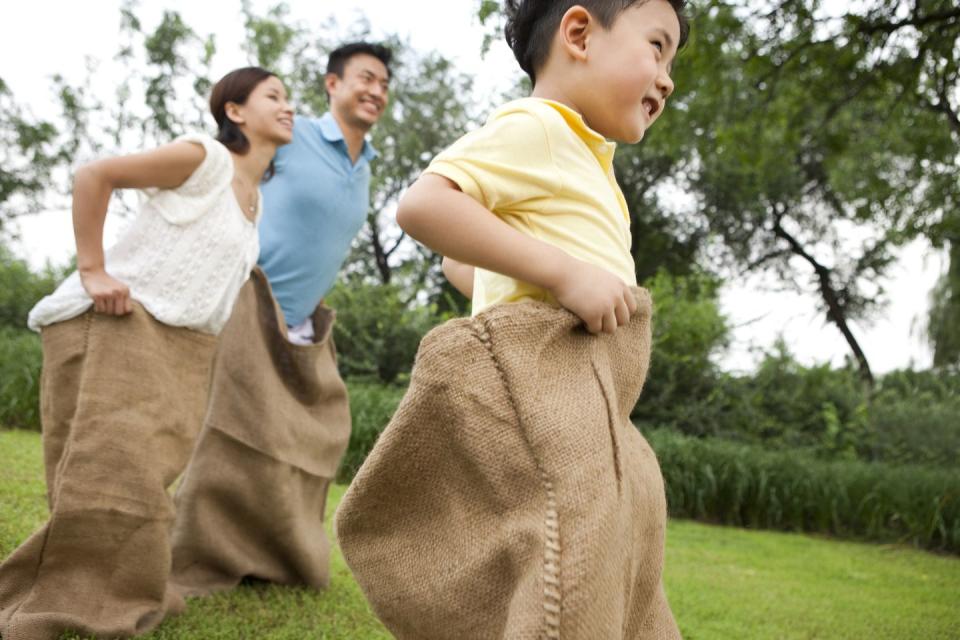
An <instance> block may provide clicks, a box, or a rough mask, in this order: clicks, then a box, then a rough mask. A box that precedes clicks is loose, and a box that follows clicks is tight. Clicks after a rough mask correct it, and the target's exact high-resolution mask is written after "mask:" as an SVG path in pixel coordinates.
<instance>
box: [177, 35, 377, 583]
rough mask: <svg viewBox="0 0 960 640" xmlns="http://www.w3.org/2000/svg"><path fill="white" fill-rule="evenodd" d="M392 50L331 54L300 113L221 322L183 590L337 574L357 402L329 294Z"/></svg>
mask: <svg viewBox="0 0 960 640" xmlns="http://www.w3.org/2000/svg"><path fill="white" fill-rule="evenodd" d="M390 60H391V52H390V51H389V50H388V49H386V48H385V47H382V46H380V45H375V44H369V43H364V42H359V43H352V44H348V45H345V46H343V47H340V48H339V49H337V50H335V51H334V52H333V53H331V54H330V58H329V61H328V64H327V74H326V77H325V88H326V91H327V95H328V97H329V100H330V110H329V112H328V113H326V114H324V115H323V116H322V117H320V118H307V117H298V118H297V119H296V121H295V123H294V129H293V142H291V143H290V144H289V145H287V146H286V147H284V148H283V151H282V152H280V153H278V154H277V155H276V157H275V159H274V162H275V167H276V174H275V175H274V176H273V177H272V178H271V179H270V180H269V181H267V182H266V183H265V184H264V185H263V187H262V192H263V199H264V207H263V211H264V213H263V218H262V220H261V222H260V243H261V249H260V260H259V264H260V269H255V270H254V272H253V273H252V274H251V278H250V281H249V282H248V283H247V284H246V285H245V287H244V289H243V290H242V291H241V293H240V296H239V298H238V300H237V304H236V306H235V307H234V310H233V315H232V317H231V319H230V322H229V324H228V325H227V327H226V328H225V329H224V331H223V333H222V334H221V338H220V346H219V347H218V352H217V357H216V362H215V366H214V372H213V375H212V380H211V392H210V400H209V402H208V405H207V413H206V419H205V421H204V424H203V429H202V432H201V434H200V437H199V440H198V444H197V448H196V449H195V451H194V454H193V458H192V460H191V462H190V465H189V467H188V468H187V471H186V473H185V475H184V479H183V482H182V483H181V486H180V489H179V490H178V493H177V520H176V524H175V526H174V530H173V575H172V578H171V580H172V582H173V583H174V585H175V586H176V587H177V588H178V589H179V590H180V591H181V593H183V594H184V595H202V594H207V593H211V592H213V591H218V590H222V589H229V588H231V587H233V586H235V585H236V584H238V583H239V582H240V581H241V580H243V579H244V578H254V579H260V580H267V581H270V582H275V583H279V584H301V585H307V586H311V587H314V588H318V589H319V588H323V587H325V586H327V584H328V583H329V548H330V545H329V541H328V540H327V536H326V533H325V530H324V527H323V520H324V508H325V505H326V497H327V490H328V488H329V485H330V483H331V482H332V481H333V478H334V475H335V474H336V470H337V466H338V465H339V463H340V459H341V458H342V456H343V453H344V452H345V450H346V447H347V443H348V441H349V438H350V411H349V405H348V401H347V392H346V386H345V385H344V383H343V381H342V380H341V379H340V376H339V374H338V372H337V366H336V354H335V349H334V346H333V339H332V327H333V318H334V314H333V312H332V311H331V310H330V309H328V308H326V307H325V306H324V305H323V297H324V296H325V295H326V293H327V291H329V289H330V288H331V287H332V286H333V283H334V281H335V280H336V277H337V274H338V272H339V270H340V267H341V265H342V264H343V261H344V259H345V258H346V256H347V253H348V252H349V250H350V245H351V243H352V242H353V239H354V237H355V236H356V234H357V233H358V232H359V230H360V228H361V226H362V225H363V222H364V220H365V219H366V214H367V209H368V206H369V187H370V161H371V160H372V159H373V158H374V157H376V152H375V151H374V149H373V147H372V146H371V145H370V143H369V142H368V141H367V140H366V135H367V133H368V132H369V131H370V129H371V128H372V127H373V126H374V125H375V124H376V122H377V121H378V120H379V119H380V117H381V116H382V115H383V112H384V109H385V108H386V106H387V99H388V89H389V81H390V69H389V64H390ZM261 269H262V270H261Z"/></svg>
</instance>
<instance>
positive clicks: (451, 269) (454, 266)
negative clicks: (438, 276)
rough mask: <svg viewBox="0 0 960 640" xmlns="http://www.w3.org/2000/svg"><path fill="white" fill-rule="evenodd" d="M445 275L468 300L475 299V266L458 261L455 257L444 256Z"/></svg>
mask: <svg viewBox="0 0 960 640" xmlns="http://www.w3.org/2000/svg"><path fill="white" fill-rule="evenodd" d="M442 264H443V275H445V276H446V277H447V280H449V281H450V284H452V285H453V286H454V287H455V288H456V289H457V291H459V292H460V293H462V294H463V295H465V296H466V297H467V300H473V272H474V269H475V267H474V266H473V265H469V264H463V263H462V262H457V261H456V260H454V259H453V258H449V257H446V256H444V258H443V263H442Z"/></svg>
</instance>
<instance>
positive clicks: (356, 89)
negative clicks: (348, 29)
mask: <svg viewBox="0 0 960 640" xmlns="http://www.w3.org/2000/svg"><path fill="white" fill-rule="evenodd" d="M326 86H327V94H328V95H329V96H330V109H331V110H332V111H334V112H336V113H337V114H338V115H339V116H341V119H342V120H343V121H344V122H346V123H347V124H348V125H349V126H351V127H356V128H358V129H361V130H364V131H367V130H369V129H370V128H371V127H372V126H373V125H375V124H376V123H377V120H379V119H380V116H381V115H383V111H384V109H386V107H387V98H388V96H389V91H390V77H389V74H388V73H387V67H386V65H384V64H383V62H381V61H380V60H379V59H378V58H376V57H375V56H371V55H369V54H366V53H358V54H356V55H354V56H352V57H351V58H350V59H349V60H347V62H346V64H344V66H343V77H342V78H341V77H339V76H337V75H336V74H335V73H328V74H327V77H326Z"/></svg>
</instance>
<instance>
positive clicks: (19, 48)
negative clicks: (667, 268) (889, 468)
mask: <svg viewBox="0 0 960 640" xmlns="http://www.w3.org/2000/svg"><path fill="white" fill-rule="evenodd" d="M120 4H121V3H120V0H88V1H87V2H78V1H76V0H30V1H29V2H22V1H17V0H0V77H2V78H3V79H4V81H5V82H6V83H7V84H8V85H10V87H11V89H12V90H13V93H14V96H15V99H16V100H17V102H19V103H20V104H26V105H28V106H29V108H30V109H31V110H32V111H33V112H34V113H35V114H36V115H37V116H41V117H54V116H55V115H56V112H55V110H54V109H53V106H52V105H53V99H52V96H51V94H50V89H49V87H50V76H51V75H52V74H54V73H60V74H62V75H64V76H65V77H66V78H67V79H68V80H72V81H73V82H79V81H81V80H82V79H83V78H84V77H85V73H86V66H85V64H86V63H85V58H86V57H87V56H90V57H92V58H94V59H97V60H100V61H103V62H104V66H103V67H101V70H102V72H103V73H99V74H98V79H99V80H100V81H103V82H106V81H107V80H108V79H109V77H110V76H109V73H108V70H109V64H110V63H109V61H110V60H111V58H112V57H113V55H114V54H115V53H116V52H117V50H118V48H119V46H120V43H119V42H118V27H119V17H120V13H119V7H120ZM272 4H274V3H271V2H264V1H263V0H252V5H253V7H254V9H255V11H257V12H258V13H260V12H263V11H264V10H265V9H266V8H268V7H269V6H272ZM286 4H287V5H288V6H289V8H290V13H289V17H290V18H291V19H294V20H298V21H302V22H304V23H305V24H307V25H316V26H317V27H319V26H320V25H322V24H325V23H326V22H327V21H328V20H329V18H330V17H331V16H334V17H336V19H337V22H338V23H339V24H341V25H349V24H351V23H352V22H354V21H355V20H356V19H357V17H358V16H360V15H362V14H365V15H366V17H367V18H368V20H369V22H370V23H371V27H372V29H373V34H374V36H377V35H378V34H382V33H397V34H399V35H401V36H406V37H409V39H410V41H411V43H412V45H413V46H414V47H415V48H417V49H419V50H422V51H427V50H433V49H435V50H438V51H440V52H442V53H443V54H444V55H445V56H446V57H448V58H450V59H453V60H454V61H456V62H457V64H458V65H459V67H460V68H461V69H462V70H463V71H464V72H466V73H469V74H470V75H473V76H474V77H475V78H476V86H477V87H478V89H479V91H478V95H483V96H489V95H493V94H494V92H495V91H498V90H499V89H505V88H507V87H509V86H510V85H511V84H512V83H513V81H514V80H515V79H516V78H517V77H518V76H519V71H518V70H517V68H516V64H515V62H514V61H513V58H512V56H511V55H510V52H509V50H508V49H507V47H506V45H504V44H502V43H500V42H497V43H495V45H494V47H493V48H492V50H491V52H490V53H489V54H488V55H487V57H486V58H484V59H481V58H480V45H481V42H482V38H483V31H482V29H481V28H480V26H479V24H478V21H477V19H476V18H475V13H476V6H477V0H442V1H440V0H408V1H406V2H401V1H398V0H367V1H365V2H360V1H357V0H287V3H286ZM239 8H240V0H200V1H198V0H163V1H157V0H144V1H142V2H141V4H140V7H139V8H138V9H137V15H138V16H139V17H140V18H141V20H142V22H143V25H144V28H145V29H146V30H148V31H149V30H151V29H152V28H153V27H155V26H156V24H157V23H158V22H159V20H160V17H161V14H162V12H163V11H164V10H165V9H169V10H174V11H178V12H180V14H181V15H182V17H183V18H184V21H185V22H186V23H187V24H188V25H189V26H190V27H191V28H193V29H194V30H195V31H196V32H197V33H199V34H201V35H206V34H207V33H215V34H216V44H217V50H218V54H217V57H216V58H215V60H214V66H213V69H212V72H213V73H212V76H213V77H218V76H219V75H222V74H223V73H226V72H227V71H229V70H230V69H233V68H235V67H238V66H242V65H245V64H247V63H248V61H247V60H246V58H245V56H244V54H243V52H242V50H241V48H240V42H241V40H242V38H243V24H242V17H241V15H240V9H239ZM106 87H107V88H106V89H104V91H105V95H104V97H105V98H109V97H111V96H112V91H110V90H109V85H106ZM652 134H653V135H655V134H656V130H654V131H653V132H652ZM119 226H120V225H119V224H118V223H117V222H116V220H113V221H111V219H110V218H109V217H108V228H107V238H108V240H109V238H111V237H115V235H116V233H117V230H118V228H119ZM20 231H21V234H22V237H23V240H22V242H21V243H20V244H19V245H18V246H16V247H15V249H17V250H18V251H19V252H20V253H21V254H22V255H24V256H26V257H27V258H28V259H29V260H30V261H31V263H32V264H34V265H40V264H42V263H43V262H44V261H45V260H47V259H50V260H52V261H53V262H55V263H62V262H65V261H66V260H67V259H69V257H70V256H71V255H72V252H73V237H72V229H71V225H70V220H69V214H68V213H67V212H64V211H61V212H48V213H45V214H40V215H37V216H32V217H30V218H24V219H23V220H22V221H21V223H20ZM945 266H946V264H945V260H944V258H943V257H942V255H941V254H940V253H937V252H934V251H932V250H931V249H929V247H927V246H925V245H924V243H921V242H917V243H914V244H913V245H911V246H910V247H908V248H907V249H906V250H905V251H903V252H902V253H901V256H900V261H899V263H898V264H897V265H896V266H895V267H894V268H893V269H892V270H891V278H890V279H889V280H888V281H887V282H886V283H885V285H886V288H887V291H888V294H889V299H890V300H891V301H892V303H891V304H890V306H889V307H888V308H887V309H886V311H885V312H884V313H883V314H881V315H879V316H878V317H877V318H876V320H875V322H874V323H873V325H872V326H868V327H867V326H861V325H859V324H854V332H855V334H856V336H857V337H858V339H859V340H860V342H861V346H862V347H863V348H864V351H865V352H866V354H867V357H868V359H869V360H870V363H871V366H872V367H873V368H874V371H875V372H884V371H888V370H891V369H894V368H899V367H905V366H910V365H911V364H912V365H913V366H918V367H925V366H929V364H930V361H931V355H930V350H929V348H928V347H927V345H926V344H925V343H924V341H923V340H922V338H921V337H920V336H921V332H920V330H919V329H920V327H921V326H922V322H923V318H924V317H925V311H926V309H927V307H928V295H929V291H930V289H931V288H932V287H933V284H934V282H935V281H936V278H937V276H938V274H940V273H941V272H942V270H944V269H945ZM771 284H773V282H772V281H771V280H770V279H765V278H762V277H753V278H750V279H747V280H745V281H743V282H732V283H730V285H728V286H727V287H726V288H725V291H724V293H723V297H722V304H723V310H724V312H725V313H726V314H727V315H728V317H729V318H730V320H731V323H732V324H733V325H734V326H735V327H736V328H735V330H734V334H733V338H734V340H733V345H732V347H731V349H730V350H729V353H727V354H726V355H725V356H724V357H723V358H722V360H721V363H722V365H723V366H724V367H725V368H728V369H740V370H744V369H748V368H750V367H752V365H753V364H754V363H755V362H756V361H757V357H758V348H768V347H770V346H771V345H772V343H773V341H774V340H775V339H776V337H777V335H779V334H782V335H783V336H784V338H785V339H786V341H787V344H788V345H789V346H790V348H791V350H792V351H793V352H794V353H795V354H796V355H797V356H798V357H799V359H800V360H801V361H802V362H804V363H808V364H812V363H820V362H826V361H829V362H833V363H837V364H839V363H841V362H843V360H844V358H845V357H846V356H847V354H848V353H849V349H848V348H847V346H846V343H845V342H844V340H843V339H842V337H841V336H840V334H839V332H838V331H837V330H836V329H834V328H833V326H832V325H829V326H828V325H825V324H824V321H823V316H822V314H817V313H816V312H815V308H816V303H817V300H816V298H815V297H814V296H810V295H799V294H792V293H782V292H781V293H774V292H771V291H768V290H767V289H769V288H770V286H769V285H771Z"/></svg>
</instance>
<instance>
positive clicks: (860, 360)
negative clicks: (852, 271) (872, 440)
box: [773, 216, 875, 389]
mask: <svg viewBox="0 0 960 640" xmlns="http://www.w3.org/2000/svg"><path fill="white" fill-rule="evenodd" d="M773 231H774V234H775V235H776V236H777V237H778V238H780V239H781V240H784V241H785V242H786V243H787V244H788V245H789V246H790V252H791V253H793V254H794V255H797V256H800V257H801V258H803V259H804V260H806V261H807V262H808V263H809V264H810V266H812V267H813V270H814V272H815V273H816V274H817V282H818V287H819V289H820V296H821V297H822V298H823V301H824V303H825V304H826V305H827V319H828V320H829V321H830V322H832V323H833V324H835V325H836V326H837V328H838V329H839V330H840V333H841V334H843V338H844V340H846V341H847V345H849V347H850V350H851V351H852V352H853V357H854V358H856V360H857V364H858V365H859V368H860V377H862V378H863V380H864V382H866V383H867V385H868V386H869V387H870V388H871V389H872V388H873V386H874V382H875V380H874V377H873V371H871V370H870V363H869V362H867V356H866V354H865V353H864V352H863V349H861V348H860V343H859V342H857V339H856V338H855V337H854V335H853V331H852V330H851V329H850V325H849V324H848V323H847V315H846V311H845V310H844V308H843V304H841V302H840V295H839V294H838V292H837V290H836V288H834V286H833V283H832V282H831V280H830V269H828V268H827V267H825V266H823V265H822V264H820V263H819V262H818V261H817V260H816V258H814V257H813V256H812V255H810V253H808V252H807V251H806V250H805V249H804V248H803V245H801V244H800V242H799V241H798V240H797V239H796V238H794V237H793V236H792V235H790V234H789V233H788V232H787V230H786V229H784V228H783V226H782V225H781V216H778V217H777V220H776V222H775V223H774V227H773Z"/></svg>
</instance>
